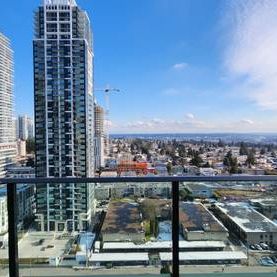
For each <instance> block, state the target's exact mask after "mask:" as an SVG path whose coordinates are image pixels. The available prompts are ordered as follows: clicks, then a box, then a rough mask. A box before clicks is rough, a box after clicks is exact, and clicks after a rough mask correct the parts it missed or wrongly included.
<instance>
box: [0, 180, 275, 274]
mask: <svg viewBox="0 0 277 277" xmlns="http://www.w3.org/2000/svg"><path fill="white" fill-rule="evenodd" d="M0 183H1V184H2V188H3V190H5V189H6V187H7V213H8V233H7V234H6V240H5V238H4V237H5V236H4V235H5V234H3V236H2V237H1V238H2V242H1V247H0V261H1V262H0V276H12V277H19V276H44V277H46V276H95V275H97V276H106V275H110V274H113V275H116V276H157V275H160V274H164V276H174V277H178V276H198V277H201V276H214V275H215V273H216V276H225V274H226V273H228V274H229V275H228V276H229V277H232V276H237V277H240V276H243V277H248V276H251V277H252V276H269V277H270V276H275V275H276V270H277V261H276V263H275V262H274V259H275V258H276V260H277V251H276V250H277V225H276V224H275V223H274V221H273V220H271V219H270V218H271V215H270V213H275V212H276V214H277V209H276V210H274V209H273V208H272V209H269V208H268V207H271V206H270V201H273V202H274V199H277V187H276V184H277V176H215V177H200V176H191V177H190V176H186V177H171V176H168V177H116V178H33V179H32V178H29V179H1V180H0ZM22 184H24V185H22ZM28 185H30V186H32V189H30V190H29V194H27V195H28V197H30V195H31V196H32V193H33V194H36V195H37V199H39V201H38V202H37V205H36V206H34V198H30V199H29V198H28V199H25V198H24V193H21V194H20V193H19V192H20V191H22V190H23V188H26V187H28ZM24 186H25V187H24ZM50 188H51V189H50ZM86 190H87V191H86ZM85 192H86V193H87V197H84V195H83V194H84V193H85ZM50 194H52V195H50ZM275 194H276V198H274V197H275ZM22 199H25V200H24V201H23V200H22ZM0 204H1V203H0ZM273 206H274V205H273ZM84 211H88V212H87V213H86V212H84ZM29 212H30V215H31V216H28V215H29ZM44 212H45V213H44ZM34 214H36V216H35V217H34V216H33V215H34ZM2 216H3V217H4V215H2ZM22 218H24V220H23V221H22V220H21V219H22ZM65 218H71V219H72V220H65ZM19 219H20V220H19ZM0 222H2V221H0ZM1 224H4V223H1ZM267 257H269V258H270V260H271V261H270V260H269V259H268V258H267ZM271 263H275V264H271ZM195 274H196V275H195Z"/></svg>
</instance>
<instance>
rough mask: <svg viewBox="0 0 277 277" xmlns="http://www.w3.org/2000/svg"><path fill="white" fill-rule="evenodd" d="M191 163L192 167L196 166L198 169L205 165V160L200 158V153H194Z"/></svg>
mask: <svg viewBox="0 0 277 277" xmlns="http://www.w3.org/2000/svg"><path fill="white" fill-rule="evenodd" d="M190 163H191V165H194V166H197V167H200V166H201V164H202V163H203V160H202V158H201V157H200V155H199V152H198V151H196V152H194V155H193V158H192V159H191V161H190Z"/></svg>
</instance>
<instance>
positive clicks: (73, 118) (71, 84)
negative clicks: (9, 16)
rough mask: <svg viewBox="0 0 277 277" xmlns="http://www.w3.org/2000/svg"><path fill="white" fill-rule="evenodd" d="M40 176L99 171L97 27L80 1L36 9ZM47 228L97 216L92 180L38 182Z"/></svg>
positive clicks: (50, 0) (80, 225)
mask: <svg viewBox="0 0 277 277" xmlns="http://www.w3.org/2000/svg"><path fill="white" fill-rule="evenodd" d="M33 47H34V87H35V139H36V176H37V177H92V176H93V175H94V128H93V126H94V118H93V117H94V112H93V107H94V102H93V98H94V97H93V48H92V31H91V26H90V21H89V17H88V15H87V13H86V12H85V11H83V10H81V9H80V8H79V7H78V6H77V4H76V2H75V1H74V0H44V1H43V3H42V4H41V6H40V7H39V8H38V10H37V11H36V13H35V38H34V42H33ZM36 203H37V222H38V228H39V229H41V230H58V231H61V230H69V231H71V230H81V229H86V228H87V227H88V226H89V225H90V224H91V220H92V215H93V210H94V189H93V187H92V185H87V184H78V185H77V184H66V185H65V184H56V185H49V184H48V185H38V186H37V199H36Z"/></svg>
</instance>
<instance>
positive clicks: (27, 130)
mask: <svg viewBox="0 0 277 277" xmlns="http://www.w3.org/2000/svg"><path fill="white" fill-rule="evenodd" d="M16 125H17V126H16V128H17V132H16V133H17V139H21V140H27V139H32V138H34V123H33V120H32V119H31V118H30V117H28V116H27V115H19V116H18V118H17V122H16Z"/></svg>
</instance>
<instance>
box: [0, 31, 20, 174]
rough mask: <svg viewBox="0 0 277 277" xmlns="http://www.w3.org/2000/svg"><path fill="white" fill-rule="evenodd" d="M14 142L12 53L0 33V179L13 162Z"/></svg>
mask: <svg viewBox="0 0 277 277" xmlns="http://www.w3.org/2000/svg"><path fill="white" fill-rule="evenodd" d="M15 157H16V142H15V125H14V119H13V51H12V49H11V45H10V41H9V40H8V39H7V38H6V37H5V36H4V35H3V34H2V33H0V177H5V174H6V168H7V166H9V165H11V164H13V163H14V162H15Z"/></svg>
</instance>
